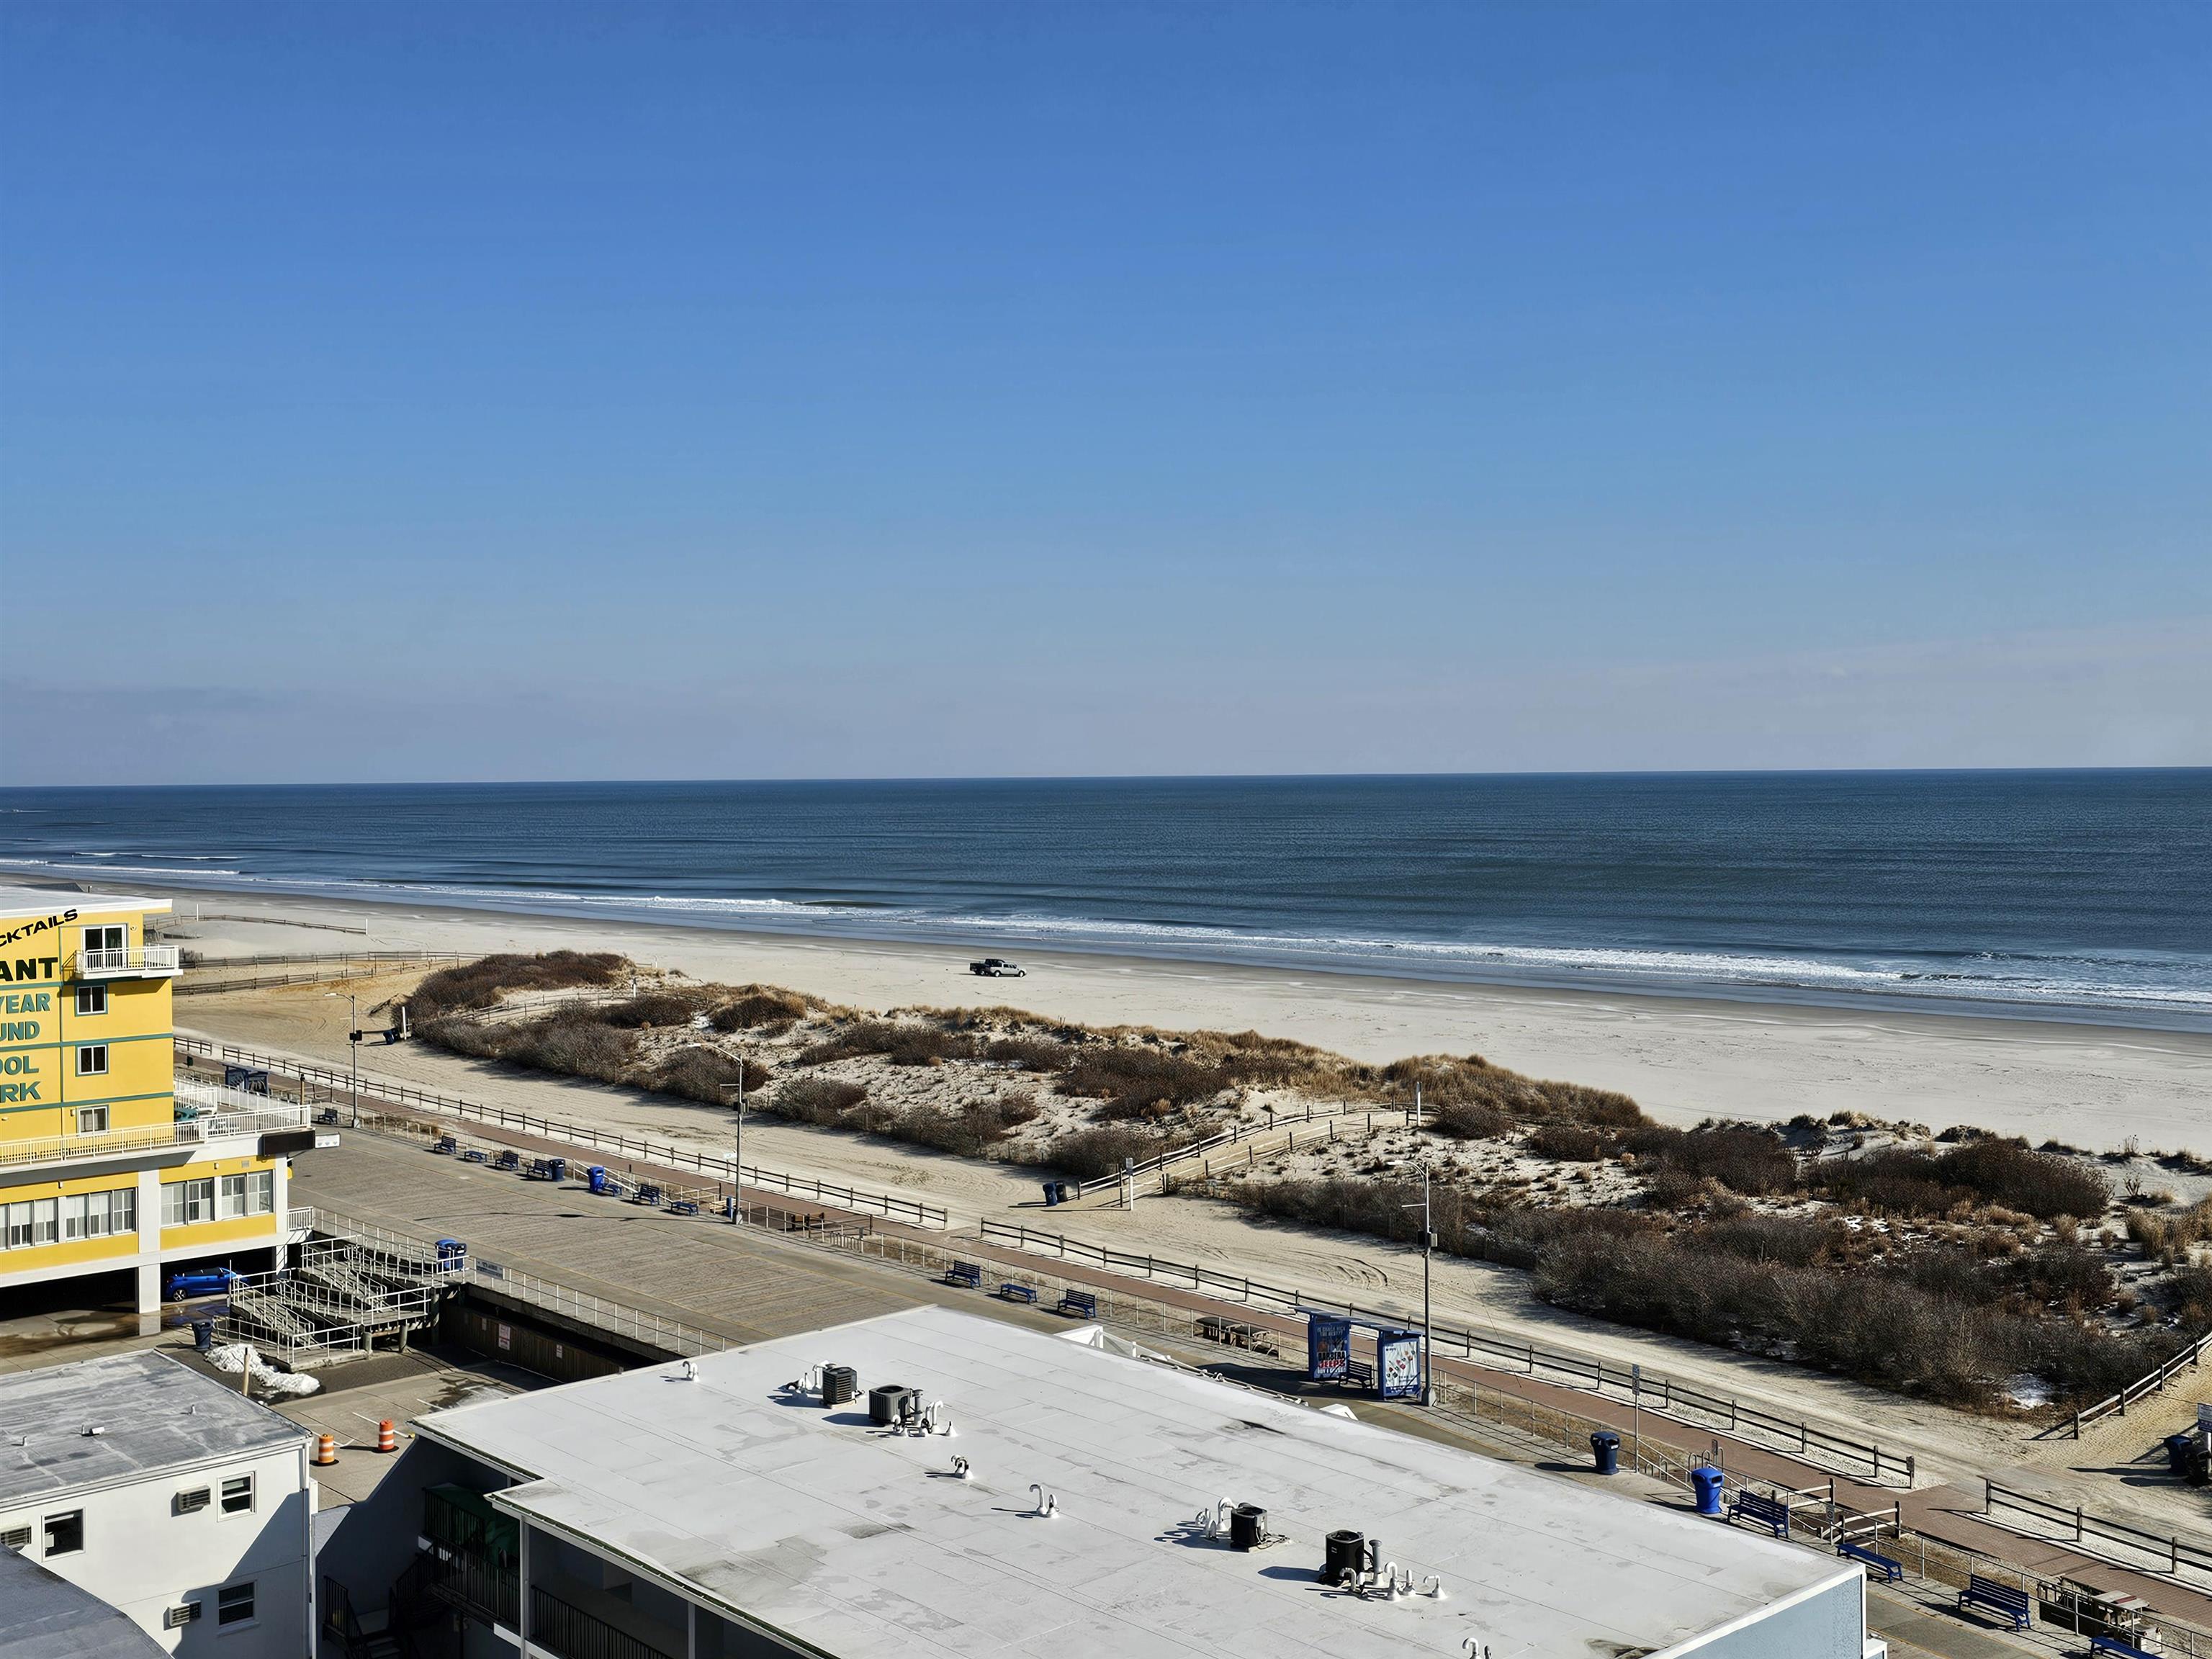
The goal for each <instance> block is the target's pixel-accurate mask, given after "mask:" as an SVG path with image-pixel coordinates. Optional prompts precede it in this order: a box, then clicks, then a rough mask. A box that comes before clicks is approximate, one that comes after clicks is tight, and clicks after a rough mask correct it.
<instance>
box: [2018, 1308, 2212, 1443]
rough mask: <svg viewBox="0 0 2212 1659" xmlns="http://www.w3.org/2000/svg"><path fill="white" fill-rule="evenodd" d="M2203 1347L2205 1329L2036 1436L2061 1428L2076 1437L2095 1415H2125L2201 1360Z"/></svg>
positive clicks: (2207, 1339)
mask: <svg viewBox="0 0 2212 1659" xmlns="http://www.w3.org/2000/svg"><path fill="white" fill-rule="evenodd" d="M2207 1348H2212V1331H2207V1332H2206V1333H2205V1334H2203V1335H2202V1336H2200V1337H2198V1338H2197V1340H2195V1341H2194V1342H2192V1343H2191V1344H2190V1345H2189V1346H2187V1347H2185V1348H2184V1349H2183V1350H2182V1351H2181V1352H2179V1353H2178V1354H2176V1355H2174V1356H2173V1358H2171V1359H2169V1360H2167V1361H2166V1363H2165V1364H2163V1365H2160V1367H2159V1368H2158V1369H2157V1370H2154V1371H2152V1372H2150V1373H2149V1374H2148V1376H2139V1377H2137V1378H2136V1380H2135V1381H2134V1382H2132V1383H2129V1384H2128V1386H2127V1387H2125V1388H2124V1389H2121V1390H2120V1391H2119V1392H2118V1394H2115V1395H2107V1396H2106V1398H2104V1399H2102V1400H2100V1401H2098V1402H2097V1403H2096V1404H2095V1405H2093V1406H2084V1407H2081V1410H2080V1411H2078V1412H2075V1413H2074V1414H2073V1415H2072V1416H2071V1417H2069V1418H2068V1419H2066V1420H2065V1421H2064V1422H2063V1423H2057V1424H2053V1425H2051V1427H2050V1428H2048V1429H2045V1431H2043V1433H2042V1434H2040V1435H2038V1436H2037V1437H2036V1438H2037V1439H2039V1440H2041V1439H2045V1438H2048V1437H2050V1436H2051V1435H2054V1434H2056V1433H2057V1432H2058V1431H2059V1430H2061V1429H2064V1430H2066V1431H2068V1432H2069V1434H2070V1435H2071V1436H2072V1437H2074V1438H2075V1439H2076V1440H2079V1439H2080V1438H2081V1425H2083V1424H2084V1423H2093V1422H2095V1421H2096V1420H2097V1419H2099V1418H2100V1417H2104V1416H2106V1415H2107V1414H2109V1413H2113V1412H2118V1413H2119V1414H2120V1415H2121V1416H2122V1417H2125V1416H2126V1415H2127V1414H2128V1407H2130V1406H2132V1405H2134V1404H2135V1403H2136V1401H2138V1400H2142V1399H2146V1398H2148V1396H2149V1395H2154V1394H2158V1393H2160V1392H2162V1391H2163V1390H2164V1389H2165V1388H2166V1384H2167V1383H2171V1382H2172V1381H2173V1379H2174V1377H2175V1376H2176V1375H2177V1374H2178V1373H2179V1371H2180V1370H2181V1368H2182V1367H2183V1366H2185V1365H2187V1366H2191V1367H2194V1366H2196V1365H2197V1364H2198V1363H2199V1362H2201V1361H2202V1360H2203V1358H2204V1351H2205V1350H2206V1349H2207Z"/></svg>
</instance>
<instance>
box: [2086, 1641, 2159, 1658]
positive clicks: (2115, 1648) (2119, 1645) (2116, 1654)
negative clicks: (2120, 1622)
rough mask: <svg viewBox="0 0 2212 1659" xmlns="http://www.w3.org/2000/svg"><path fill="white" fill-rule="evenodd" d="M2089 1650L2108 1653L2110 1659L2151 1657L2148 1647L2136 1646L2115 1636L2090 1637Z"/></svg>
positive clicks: (2095, 1652)
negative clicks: (2110, 1656)
mask: <svg viewBox="0 0 2212 1659" xmlns="http://www.w3.org/2000/svg"><path fill="white" fill-rule="evenodd" d="M2089 1651H2090V1652H2091V1653H2093V1654H2098V1653H2109V1654H2111V1655H2112V1659H2151V1655H2150V1652H2149V1650H2148V1649H2144V1648H2139V1647H2136V1645H2135V1644H2133V1643H2131V1642H2123V1641H2122V1640H2120V1638H2118V1637H2117V1636H2093V1637H2091V1638H2089Z"/></svg>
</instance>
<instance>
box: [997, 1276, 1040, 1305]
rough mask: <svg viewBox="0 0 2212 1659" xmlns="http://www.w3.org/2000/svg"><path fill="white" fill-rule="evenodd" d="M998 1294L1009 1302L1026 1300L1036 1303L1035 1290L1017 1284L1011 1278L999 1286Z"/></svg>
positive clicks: (1029, 1302)
mask: <svg viewBox="0 0 2212 1659" xmlns="http://www.w3.org/2000/svg"><path fill="white" fill-rule="evenodd" d="M999 1294H1000V1296H1002V1297H1005V1298H1006V1300H1007V1301H1009V1302H1026V1303H1028V1304H1030V1306H1032V1307H1034V1306H1036V1291H1033V1290H1031V1289H1030V1287H1029V1286H1028V1285H1017V1284H1015V1283H1014V1281H1013V1280H1012V1279H1007V1280H1006V1282H1005V1283H1003V1284H1001V1285H1000V1286H999Z"/></svg>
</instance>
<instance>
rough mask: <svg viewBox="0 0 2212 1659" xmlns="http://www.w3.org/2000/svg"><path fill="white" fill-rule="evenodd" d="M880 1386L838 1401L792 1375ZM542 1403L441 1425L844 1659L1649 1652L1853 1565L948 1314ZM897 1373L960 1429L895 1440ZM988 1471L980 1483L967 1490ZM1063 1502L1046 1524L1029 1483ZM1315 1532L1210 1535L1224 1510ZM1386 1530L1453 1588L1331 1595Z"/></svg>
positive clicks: (739, 1352)
mask: <svg viewBox="0 0 2212 1659" xmlns="http://www.w3.org/2000/svg"><path fill="white" fill-rule="evenodd" d="M817 1363H828V1364H845V1365H851V1366H853V1367H854V1368H855V1369H856V1370H858V1372H859V1373H860V1389H861V1397H860V1400H859V1401H856V1402H855V1403H854V1404H853V1405H850V1406H845V1407H838V1408H836V1409H834V1410H829V1411H825V1410H823V1408H822V1407H820V1405H819V1404H818V1403H816V1401H817V1396H815V1395H801V1394H799V1393H795V1392H793V1391H791V1390H789V1389H787V1388H786V1386H785V1385H786V1384H787V1383H790V1382H791V1381H792V1380H793V1379H794V1378H796V1377H798V1376H799V1375H800V1374H801V1373H802V1372H804V1371H805V1370H807V1369H808V1368H809V1367H810V1366H811V1365H813V1364H817ZM695 1364H696V1367H697V1376H696V1380H694V1381H688V1382H687V1381H685V1380H684V1379H683V1376H682V1366H681V1365H680V1364H673V1365H662V1366H655V1367H653V1368H651V1369H649V1370H638V1371H631V1372H628V1373H625V1374H623V1375H619V1376H609V1377H603V1378H599V1379H595V1380H593V1381H591V1382H586V1383H574V1384H571V1385H569V1386H567V1387H563V1388H556V1389H544V1390H541V1391H539V1392H537V1393H533V1394H526V1395H517V1396H514V1397H513V1398H511V1399H506V1400H499V1401H489V1402H485V1403H482V1404H477V1405H471V1406H465V1407H457V1408H456V1409H453V1410H451V1411H446V1412H440V1413H434V1414H432V1415H430V1416H428V1417H425V1418H423V1419H420V1421H419V1422H418V1424H417V1425H416V1426H417V1427H418V1428H419V1429H420V1430H421V1431H422V1432H423V1433H424V1434H425V1435H426V1436H427V1437H429V1438H431V1439H434V1440H437V1441H441V1442H444V1443H447V1444H448V1445H451V1446H453V1447H455V1448H458V1449H460V1450H462V1451H464V1452H467V1453H471V1454H474V1455H477V1456H479V1457H481V1458H483V1459H484V1460H486V1461H489V1462H493V1463H495V1464H496V1465H498V1466H501V1467H503V1468H506V1469H507V1470H509V1471H511V1472H513V1473H514V1474H517V1475H518V1476H520V1477H521V1483H520V1484H518V1485H516V1486H510V1487H507V1488H506V1489H504V1490H501V1491H500V1492H495V1493H494V1494H492V1498H493V1501H494V1502H495V1504H498V1505H499V1506H500V1507H501V1508H502V1509H507V1510H512V1511H513V1512H515V1513H518V1514H520V1515H524V1516H527V1517H529V1518H530V1520H531V1521H532V1523H533V1524H540V1523H542V1524H544V1525H545V1526H547V1527H549V1528H551V1529H553V1530H555V1531H556V1532H561V1533H566V1534H569V1535H571V1536H572V1537H574V1538H576V1539H579V1540H581V1541H587V1542H588V1543H590V1544H591V1545H592V1546H593V1547H596V1548H598V1549H599V1550H600V1551H601V1552H602V1553H606V1554H609V1555H611V1556H615V1557H617V1558H622V1559H627V1560H628V1561H629V1562H632V1563H635V1565H639V1566H641V1567H643V1568H644V1569H646V1570H647V1571H648V1572H650V1573H653V1574H656V1575H658V1576H659V1577H662V1578H664V1579H666V1580H669V1581H671V1582H674V1583H678V1584H679V1585H681V1586H683V1587H686V1588H688V1589H690V1590H691V1591H692V1592H694V1593H695V1594H696V1595H697V1596H698V1597H699V1599H700V1600H702V1601H705V1602H708V1603H710V1604H711V1603H720V1604H721V1605H722V1606H723V1607H726V1608H729V1609H731V1610H732V1611H733V1612H735V1613H740V1614H742V1615H744V1616H745V1617H746V1618H748V1619H750V1620H753V1621H755V1622H757V1623H758V1624H760V1625H762V1626H768V1627H770V1628H772V1629H774V1630H775V1631H776V1632H780V1633H782V1634H784V1635H787V1636H789V1637H793V1638H798V1639H799V1640H801V1641H804V1642H808V1643H811V1644H814V1645H815V1646H816V1647H817V1648H818V1649H819V1650H823V1651H825V1652H828V1653H831V1654H835V1655H837V1656H840V1659H892V1656H900V1659H904V1656H910V1655H913V1654H916V1653H921V1652H938V1653H959V1654H973V1653H978V1652H982V1651H989V1652H992V1653H999V1654H1023V1655H1036V1656H1049V1659H1085V1656H1091V1655H1097V1656H1108V1655H1112V1656H1118V1659H1141V1656H1149V1655H1168V1654H1175V1655H1184V1654H1194V1653H1200V1652H1203V1653H1206V1654H1209V1655H1213V1656H1224V1655H1226V1656H1239V1655H1260V1654H1268V1655H1313V1656H1321V1655H1324V1654H1326V1655H1329V1656H1333V1659H1369V1656H1372V1659H1386V1656H1388V1659H1399V1656H1402V1655H1403V1654H1405V1653H1407V1652H1408V1651H1418V1652H1422V1653H1431V1654H1448V1655H1455V1654H1457V1653H1459V1652H1460V1650H1461V1644H1462V1641H1463V1639H1464V1638H1467V1637H1469V1636H1474V1637H1478V1638H1480V1639H1481V1640H1482V1641H1484V1642H1486V1643H1488V1644H1491V1646H1492V1649H1493V1650H1495V1652H1496V1654H1497V1656H1498V1659H1505V1656H1508V1655H1519V1654H1543V1655H1569V1654H1613V1653H1652V1654H1656V1653H1658V1652H1660V1651H1662V1650H1671V1649H1672V1648H1674V1646H1675V1645H1676V1644H1680V1643H1682V1642H1684V1641H1686V1640H1687V1639H1689V1638H1692V1637H1695V1636H1698V1635H1700V1634H1702V1633H1705V1632H1711V1631H1713V1630H1714V1629H1716V1628H1717V1627H1718V1626H1724V1625H1728V1624H1730V1623H1734V1622H1736V1621H1740V1620H1743V1619H1744V1618H1746V1617H1747V1615H1751V1614H1753V1613H1757V1612H1759V1610H1760V1609H1762V1608H1765V1607H1770V1606H1771V1605H1773V1604H1774V1603H1776V1602H1778V1601H1783V1600H1784V1599H1785V1598H1788V1599H1796V1598H1797V1597H1799V1596H1800V1595H1803V1594H1805V1593H1808V1592H1810V1591H1812V1590H1814V1589H1816V1588H1818V1587H1820V1586H1822V1585H1826V1584H1832V1583H1837V1582H1838V1581H1839V1580H1843V1579H1846V1578H1856V1577H1857V1575H1858V1569H1857V1567H1856V1566H1852V1565H1840V1566H1839V1565H1838V1563H1837V1562H1836V1561H1834V1560H1833V1559H1829V1558H1826V1557H1822V1556H1817V1555H1814V1554H1812V1553H1808V1552H1807V1551H1805V1550H1802V1549H1800V1548H1797V1547H1792V1546H1790V1545H1785V1544H1781V1543H1778V1542H1775V1541H1771V1540H1767V1539H1760V1538H1754V1537H1752V1536H1750V1535H1748V1534H1745V1533H1743V1532H1741V1531H1735V1530H1732V1529H1730V1528H1727V1527H1724V1526H1723V1525H1720V1524H1718V1523H1717V1522H1712V1521H1705V1520H1699V1519H1697V1518H1696V1517H1694V1516H1691V1515H1689V1514H1686V1513H1682V1512H1674V1511H1669V1510H1664V1509H1661V1508H1657V1507H1655V1506H1653V1505H1651V1504H1641V1503H1635V1502H1631V1501H1626V1500H1624V1499H1622V1498H1615V1497H1613V1496H1610V1495H1608V1494H1606V1493H1603V1492H1591V1491H1589V1490H1587V1489H1585V1488H1583V1487H1582V1486H1577V1485H1576V1484H1574V1483H1571V1482H1568V1481H1563V1480H1553V1479H1547V1478H1546V1477H1544V1476H1541V1475H1538V1474H1530V1473H1527V1472H1524V1471H1522V1470H1519V1469H1516V1468H1511V1467H1510V1466H1508V1465H1505V1464H1503V1463H1499V1462H1493V1461H1492V1460H1490V1459H1487V1458H1483V1457H1479V1456H1476V1455H1473V1454H1471V1453H1467V1452H1462V1451H1457V1450H1455V1449H1450V1448H1448V1447H1444V1446H1439V1445H1437V1444H1434V1443H1431V1442H1427V1441H1423V1440H1419V1439H1416V1438H1413V1437H1410V1436H1407V1435H1402V1434H1399V1433H1395V1432H1393V1431H1389V1430H1385V1429H1382V1428H1378V1427H1376V1426H1374V1425H1369V1424H1365V1423H1358V1422H1352V1421H1349V1420H1347V1419H1343V1418H1340V1417H1334V1416H1331V1415H1328V1414H1325V1413H1321V1412H1318V1411H1315V1410H1312V1409H1310V1408H1308V1407H1302V1406H1300V1405H1297V1404H1296V1403H1295V1402H1292V1401H1287V1400H1282V1399H1279V1398H1276V1397H1274V1396H1272V1395H1263V1394H1260V1393H1257V1392H1254V1391H1250V1390H1247V1389H1240V1388H1237V1387H1236V1386H1234V1385H1233V1384H1230V1383H1222V1382H1219V1381H1217V1380H1215V1379H1212V1378H1210V1377H1206V1376H1201V1375H1198V1374H1194V1373H1192V1372H1188V1371H1183V1370H1176V1369H1173V1368H1170V1367H1167V1366H1162V1365H1157V1364H1150V1363H1147V1362H1146V1361H1144V1360H1141V1359H1135V1358H1125V1357H1123V1356H1121V1355H1120V1354H1116V1353H1112V1352H1103V1351H1102V1350H1100V1349H1097V1348H1094V1347H1087V1346H1081V1345H1079V1344H1078V1343H1074V1342H1070V1341H1066V1340H1062V1339H1059V1338H1055V1337H1053V1336H1049V1335H1045V1334H1040V1333H1038V1332H1036V1331H1031V1330H1025V1329H1023V1328H1018V1327H1016V1326H1012V1325H1009V1324H1003V1323H1000V1322H997V1321H994V1320H985V1319H978V1318H975V1317H973V1316H969V1315H965V1314H961V1313H957V1312H954V1311H952V1310H948V1309H943V1308H933V1307H932V1308H918V1309H914V1310H909V1311H907V1312H902V1313H896V1314H891V1315H888V1316H884V1317H883V1318H880V1319H874V1320H869V1321H866V1322H860V1323H858V1324H853V1325H846V1326H841V1327H838V1328H834V1329H831V1330H827V1331H820V1332H814V1333H811V1334H806V1335H804V1336H798V1337H790V1338H785V1339H781V1340H776V1341H773V1342H764V1343H761V1344H757V1345H756V1346H752V1347H750V1348H744V1349H736V1350H732V1351H730V1352H724V1353H719V1354H714V1355H710V1356H708V1357H706V1358H701V1359H699V1360H697V1361H696V1362H695ZM878 1383H903V1384H906V1385H908V1386H910V1387H914V1388H917V1389H920V1390H921V1392H922V1394H923V1395H924V1396H925V1397H926V1398H927V1399H930V1400H943V1401H945V1404H946V1407H947V1408H948V1410H949V1411H950V1413H951V1420H952V1422H953V1424H954V1425H955V1430H956V1436H955V1437H952V1438H950V1439H948V1438H945V1437H928V1438H921V1439H917V1438H913V1437H903V1436H899V1435H896V1434H891V1433H887V1432H885V1431H881V1430H877V1429H873V1428H872V1427H871V1426H870V1425H869V1423H868V1419H867V1412H866V1405H867V1401H866V1390H867V1389H868V1388H869V1387H871V1386H872V1385H874V1384H878ZM955 1453H957V1454H959V1455H961V1456H963V1457H965V1458H967V1459H969V1461H970V1462H971V1464H972V1467H973V1478H972V1479H970V1480H965V1481H963V1480H957V1479H954V1478H952V1477H951V1474H950V1473H949V1469H950V1465H951V1458H952V1455H954V1454H955ZM1032 1481H1035V1482H1037V1483H1039V1484H1041V1485H1042V1486H1044V1487H1045V1488H1046V1489H1047V1490H1048V1491H1049V1492H1053V1493H1054V1494H1055V1496H1056V1497H1057V1499H1058V1504H1059V1513H1058V1514H1057V1515H1056V1516H1054V1517H1053V1518H1051V1519H1043V1518H1040V1517H1038V1516H1036V1515H1034V1514H1033V1513H1031V1510H1032V1508H1033V1499H1032V1496H1031V1493H1030V1483H1031V1482H1032ZM1220 1498H1229V1499H1230V1500H1231V1501H1232V1502H1237V1503H1252V1504H1259V1505H1260V1506H1261V1507H1262V1508H1264V1509H1265V1510H1267V1528H1268V1530H1269V1531H1270V1532H1273V1533H1280V1534H1287V1541H1285V1542H1283V1543H1279V1544H1277V1545H1274V1546H1272V1547H1268V1548H1266V1549H1262V1550H1259V1551H1255V1552H1252V1553H1243V1552H1238V1551H1236V1550H1232V1549H1231V1548H1230V1547H1228V1545H1227V1544H1226V1543H1225V1542H1220V1543H1216V1542H1213V1541H1206V1540H1204V1539H1202V1538H1200V1537H1199V1536H1198V1535H1197V1534H1196V1531H1195V1529H1194V1528H1193V1527H1192V1526H1191V1524H1190V1523H1191V1522H1192V1519H1193V1516H1194V1515H1195V1514H1196V1513H1197V1512H1198V1511H1199V1510H1203V1509H1210V1508H1212V1506H1213V1504H1215V1503H1216V1502H1217V1500H1218V1499H1220ZM1335 1528H1352V1529H1354V1530H1358V1531H1360V1532H1364V1533H1365V1534H1367V1535H1369V1536H1370V1537H1379V1538H1380V1539H1381V1541H1382V1543H1383V1556H1384V1557H1385V1558H1386V1559H1390V1560H1395V1561H1396V1562H1397V1563H1399V1564H1400V1565H1401V1566H1404V1567H1406V1568H1407V1569H1409V1570H1410V1571H1412V1572H1413V1574H1414V1575H1415V1576H1416V1577H1417V1578H1419V1577H1426V1576H1427V1575H1429V1574H1431V1573H1433V1574H1435V1575H1437V1577H1439V1578H1440V1579H1441V1580H1442V1582H1443V1589H1444V1592H1445V1595H1444V1599H1442V1600H1432V1599H1430V1598H1428V1597H1425V1596H1420V1595H1416V1596H1414V1597H1412V1598H1410V1599H1407V1600H1401V1601H1397V1602H1395V1603H1392V1602H1385V1601H1361V1600H1359V1599H1358V1598H1357V1597H1354V1596H1351V1595H1344V1594H1341V1593H1340V1592H1337V1591H1335V1590H1333V1589H1328V1588H1327V1587H1325V1586H1323V1585H1322V1584H1321V1583H1318V1582H1317V1579H1316V1568H1318V1567H1319V1566H1320V1565H1321V1562H1322V1539H1323V1535H1324V1534H1327V1533H1328V1532H1330V1531H1332V1530H1334V1529H1335Z"/></svg>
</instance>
